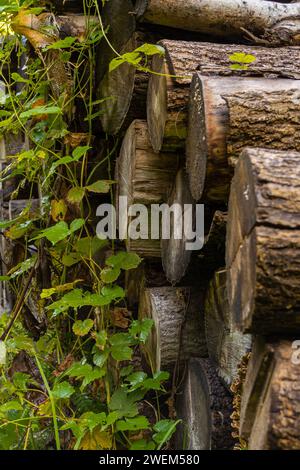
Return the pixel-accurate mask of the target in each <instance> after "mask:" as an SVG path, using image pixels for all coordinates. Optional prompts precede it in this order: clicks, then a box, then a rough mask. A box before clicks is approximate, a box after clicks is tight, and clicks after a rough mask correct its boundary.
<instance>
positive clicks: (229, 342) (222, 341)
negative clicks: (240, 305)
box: [205, 269, 252, 389]
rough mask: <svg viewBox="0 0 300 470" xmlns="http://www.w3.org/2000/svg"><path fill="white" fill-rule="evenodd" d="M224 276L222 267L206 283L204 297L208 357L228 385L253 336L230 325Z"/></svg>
mask: <svg viewBox="0 0 300 470" xmlns="http://www.w3.org/2000/svg"><path fill="white" fill-rule="evenodd" d="M226 278H227V273H226V270H225V269H223V270H220V271H217V272H216V273H215V275H214V277H213V279H212V280H211V282H210V284H209V287H208V290H207V293H206V298H205V333H206V341H207V349H208V354H209V357H210V359H211V361H212V363H213V364H214V366H215V368H216V370H217V372H218V375H219V377H220V378H221V379H222V381H223V383H224V384H225V385H226V386H227V387H228V388H229V389H230V387H231V385H232V384H233V382H234V380H235V379H236V377H237V375H238V367H239V364H240V362H241V360H242V358H243V357H244V355H245V354H246V353H247V352H249V351H250V350H251V342H252V339H251V336H250V335H243V334H242V333H241V332H239V331H237V330H236V329H234V327H232V325H231V318H230V314H229V305H228V297H227V289H226Z"/></svg>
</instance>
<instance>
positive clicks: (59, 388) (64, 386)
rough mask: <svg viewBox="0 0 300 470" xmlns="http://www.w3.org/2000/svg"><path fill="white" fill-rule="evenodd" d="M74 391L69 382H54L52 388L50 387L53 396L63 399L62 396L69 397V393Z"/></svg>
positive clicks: (71, 393)
mask: <svg viewBox="0 0 300 470" xmlns="http://www.w3.org/2000/svg"><path fill="white" fill-rule="evenodd" d="M74 392H75V389H74V387H72V385H71V384H69V382H61V383H58V384H55V385H54V387H53V389H52V395H53V396H54V397H55V398H59V399H64V398H70V396H71V395H73V393H74Z"/></svg>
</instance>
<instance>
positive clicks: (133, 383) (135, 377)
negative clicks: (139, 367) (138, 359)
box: [126, 372, 147, 391]
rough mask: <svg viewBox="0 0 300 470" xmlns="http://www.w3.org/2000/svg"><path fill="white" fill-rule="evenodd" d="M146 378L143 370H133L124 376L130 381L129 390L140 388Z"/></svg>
mask: <svg viewBox="0 0 300 470" xmlns="http://www.w3.org/2000/svg"><path fill="white" fill-rule="evenodd" d="M146 378H147V374H145V372H133V373H132V374H130V375H129V376H128V377H127V378H126V381H127V382H129V383H130V391H133V390H137V389H138V388H140V387H141V386H142V384H143V382H144V380H145V379H146Z"/></svg>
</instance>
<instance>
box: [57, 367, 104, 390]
mask: <svg viewBox="0 0 300 470" xmlns="http://www.w3.org/2000/svg"><path fill="white" fill-rule="evenodd" d="M65 374H66V375H68V376H69V377H75V378H77V379H83V382H82V385H81V387H80V390H81V391H83V389H84V388H85V387H86V386H87V385H89V384H90V383H91V382H93V381H94V380H98V379H100V378H102V377H104V375H105V371H104V370H101V369H100V368H99V367H94V368H93V367H92V366H91V365H90V364H81V363H80V362H75V363H74V364H72V366H71V367H70V368H69V369H68V370H67V371H66V372H65Z"/></svg>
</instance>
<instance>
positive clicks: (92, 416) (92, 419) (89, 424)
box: [79, 411, 106, 432]
mask: <svg viewBox="0 0 300 470" xmlns="http://www.w3.org/2000/svg"><path fill="white" fill-rule="evenodd" d="M79 419H80V424H81V426H84V427H85V428H88V430H89V431H90V432H92V431H93V429H95V427H97V426H99V425H101V426H102V425H103V424H105V423H106V414H105V413H94V412H93V411H87V412H86V413H84V414H83V415H81V416H80V418H79Z"/></svg>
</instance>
